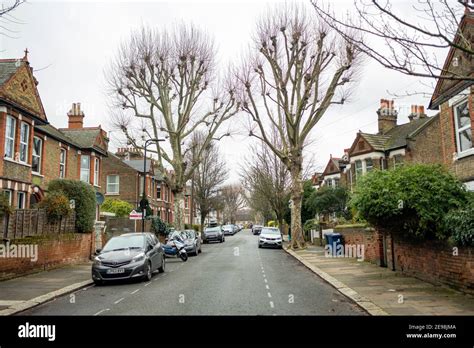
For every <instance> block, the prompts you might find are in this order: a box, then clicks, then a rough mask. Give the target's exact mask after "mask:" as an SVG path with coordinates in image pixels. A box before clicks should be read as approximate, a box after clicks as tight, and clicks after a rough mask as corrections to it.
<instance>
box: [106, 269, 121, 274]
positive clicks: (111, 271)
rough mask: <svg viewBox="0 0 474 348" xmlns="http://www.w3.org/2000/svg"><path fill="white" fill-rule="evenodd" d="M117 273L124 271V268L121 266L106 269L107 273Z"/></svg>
mask: <svg viewBox="0 0 474 348" xmlns="http://www.w3.org/2000/svg"><path fill="white" fill-rule="evenodd" d="M118 273H125V269H123V268H111V269H108V270H107V274H118Z"/></svg>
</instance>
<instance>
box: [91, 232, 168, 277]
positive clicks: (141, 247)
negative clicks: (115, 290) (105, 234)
mask: <svg viewBox="0 0 474 348" xmlns="http://www.w3.org/2000/svg"><path fill="white" fill-rule="evenodd" d="M96 254H97V255H96V257H95V258H94V263H93V265H92V279H93V281H94V283H95V284H97V285H100V284H102V283H104V282H105V281H111V280H118V279H138V278H141V279H143V280H150V279H151V278H152V276H153V272H154V271H155V270H158V271H159V272H164V271H165V254H164V250H163V246H162V245H161V243H160V241H159V240H158V239H157V238H156V236H155V235H154V234H153V233H149V232H145V233H126V234H122V235H120V236H117V237H112V238H111V239H110V240H109V241H108V242H107V243H106V244H105V246H104V248H103V249H102V250H100V249H98V250H97V251H96Z"/></svg>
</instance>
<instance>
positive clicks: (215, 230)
mask: <svg viewBox="0 0 474 348" xmlns="http://www.w3.org/2000/svg"><path fill="white" fill-rule="evenodd" d="M202 241H203V243H204V244H206V243H209V242H212V241H216V242H221V243H222V242H225V236H224V232H223V231H222V228H221V227H220V226H216V227H206V228H205V229H204V233H203V235H202Z"/></svg>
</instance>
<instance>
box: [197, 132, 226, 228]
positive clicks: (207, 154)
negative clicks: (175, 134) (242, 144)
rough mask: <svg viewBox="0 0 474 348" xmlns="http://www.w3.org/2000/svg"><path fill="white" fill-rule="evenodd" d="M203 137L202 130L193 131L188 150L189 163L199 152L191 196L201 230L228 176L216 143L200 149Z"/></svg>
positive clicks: (203, 141) (204, 136)
mask: <svg viewBox="0 0 474 348" xmlns="http://www.w3.org/2000/svg"><path fill="white" fill-rule="evenodd" d="M205 139H206V135H205V134H204V133H203V132H195V133H194V134H193V137H192V140H191V141H192V144H191V151H190V152H189V153H190V155H189V161H190V162H191V163H192V162H194V161H196V159H194V157H195V156H198V155H199V153H201V160H200V161H199V164H198V166H197V168H196V170H195V171H194V175H193V191H194V194H193V196H194V201H195V202H196V205H197V207H198V210H199V214H200V217H201V231H203V228H204V221H205V220H206V217H207V216H208V214H209V213H210V212H211V210H212V209H215V207H216V206H217V204H216V203H217V202H216V200H217V199H218V198H217V196H218V190H219V187H220V186H221V185H222V184H224V182H225V181H226V180H227V178H228V173H227V169H226V163H225V161H224V159H223V157H222V156H221V154H220V152H219V148H218V147H217V145H216V143H215V142H211V143H209V144H208V145H207V147H206V148H205V149H203V151H201V147H202V145H203V144H204V143H205Z"/></svg>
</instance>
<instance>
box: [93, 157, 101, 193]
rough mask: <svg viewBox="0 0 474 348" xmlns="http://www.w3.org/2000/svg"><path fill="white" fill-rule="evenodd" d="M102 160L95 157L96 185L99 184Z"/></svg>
mask: <svg viewBox="0 0 474 348" xmlns="http://www.w3.org/2000/svg"><path fill="white" fill-rule="evenodd" d="M99 173H100V161H99V159H98V158H97V157H95V158H94V186H99Z"/></svg>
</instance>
